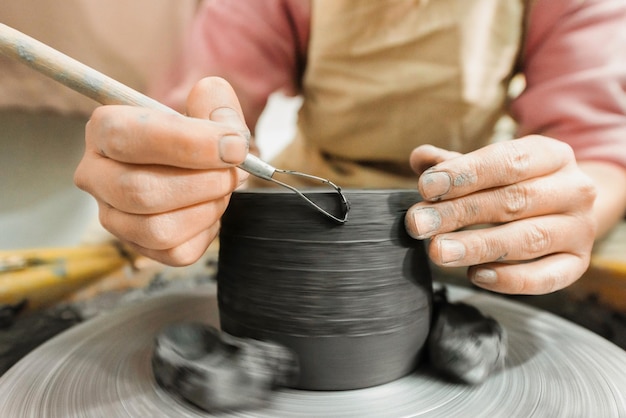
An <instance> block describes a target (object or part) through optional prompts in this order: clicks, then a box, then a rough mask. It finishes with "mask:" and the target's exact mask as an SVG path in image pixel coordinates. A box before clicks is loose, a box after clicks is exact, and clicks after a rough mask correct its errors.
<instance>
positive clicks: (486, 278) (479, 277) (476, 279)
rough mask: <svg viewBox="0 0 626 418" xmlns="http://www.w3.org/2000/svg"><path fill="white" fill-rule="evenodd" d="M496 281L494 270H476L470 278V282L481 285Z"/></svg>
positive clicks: (496, 276)
mask: <svg viewBox="0 0 626 418" xmlns="http://www.w3.org/2000/svg"><path fill="white" fill-rule="evenodd" d="M497 281H498V275H497V274H496V272H495V270H491V269H477V270H476V271H475V272H474V276H473V277H472V282H473V283H475V284H477V285H481V284H494V283H495V282H497Z"/></svg>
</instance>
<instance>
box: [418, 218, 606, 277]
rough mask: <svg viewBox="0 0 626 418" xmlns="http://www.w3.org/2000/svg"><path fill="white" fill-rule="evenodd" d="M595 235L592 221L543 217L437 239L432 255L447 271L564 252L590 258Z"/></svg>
mask: <svg viewBox="0 0 626 418" xmlns="http://www.w3.org/2000/svg"><path fill="white" fill-rule="evenodd" d="M594 233H595V230H594V223H593V221H592V220H591V219H586V218H583V217H578V216H573V215H550V216H541V217H536V218H529V219H524V220H520V221H515V222H511V223H507V224H504V225H499V226H495V227H490V228H484V229H478V230H476V229H475V230H463V231H459V232H453V233H449V234H441V235H436V236H435V237H433V238H432V240H431V242H430V244H429V246H428V252H429V256H430V258H431V260H432V261H433V262H434V263H435V264H438V265H441V266H446V267H459V266H472V265H477V264H484V263H490V262H506V261H526V260H534V259H536V258H539V257H543V256H546V255H549V254H554V253H561V252H565V253H571V254H574V255H576V256H578V257H587V256H588V254H589V253H590V251H591V245H592V243H593V237H594Z"/></svg>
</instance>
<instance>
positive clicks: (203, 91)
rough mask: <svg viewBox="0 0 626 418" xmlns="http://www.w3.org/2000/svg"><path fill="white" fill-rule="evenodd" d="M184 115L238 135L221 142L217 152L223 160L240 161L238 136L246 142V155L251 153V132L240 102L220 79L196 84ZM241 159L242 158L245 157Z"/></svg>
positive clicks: (209, 79) (205, 79)
mask: <svg viewBox="0 0 626 418" xmlns="http://www.w3.org/2000/svg"><path fill="white" fill-rule="evenodd" d="M187 114H188V115H189V116H193V117H196V118H201V119H210V120H212V121H214V122H219V123H223V124H224V125H226V126H230V127H231V128H233V129H234V130H235V131H236V132H237V133H238V134H239V135H238V136H235V137H233V138H231V137H230V136H226V137H225V138H224V139H222V141H221V147H222V148H221V149H220V151H221V156H222V159H227V160H228V161H232V160H234V159H236V158H241V155H240V154H239V151H240V138H241V137H243V138H245V139H246V141H247V148H246V154H247V153H248V152H249V151H250V140H251V136H250V130H249V129H248V127H247V126H246V123H245V117H244V115H243V111H242V109H241V105H240V104H239V99H238V98H237V95H236V94H235V90H233V88H232V86H231V85H230V84H229V83H228V82H227V81H226V80H224V79H223V78H220V77H206V78H203V79H202V80H200V81H199V82H198V83H196V85H195V86H194V87H193V88H192V89H191V92H190V93H189V96H188V98H187ZM231 140H232V144H231ZM231 147H232V148H233V149H231ZM243 157H244V158H245V155H244V156H243ZM241 161H243V160H241ZM241 161H240V162H241Z"/></svg>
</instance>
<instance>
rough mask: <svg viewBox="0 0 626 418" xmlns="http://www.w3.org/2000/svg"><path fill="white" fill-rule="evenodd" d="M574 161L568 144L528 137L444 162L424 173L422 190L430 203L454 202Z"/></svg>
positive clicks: (421, 178) (422, 193)
mask: <svg viewBox="0 0 626 418" xmlns="http://www.w3.org/2000/svg"><path fill="white" fill-rule="evenodd" d="M573 162H574V154H573V152H572V149H571V148H570V147H569V146H568V145H566V144H565V143H563V142H560V141H557V140H554V139H550V138H547V137H541V136H528V137H525V138H522V139H517V140H514V141H505V142H499V143H495V144H491V145H488V146H486V147H484V148H481V149H478V150H476V151H473V152H470V153H468V154H465V155H463V156H461V157H458V158H451V159H447V160H445V161H442V162H441V163H438V164H437V165H435V166H433V167H431V168H429V169H427V170H426V171H424V173H423V174H422V175H421V176H420V178H419V181H418V189H419V191H420V194H421V195H422V197H423V198H424V199H425V200H428V201H438V200H442V199H452V198H455V197H458V196H464V195H468V194H470V193H474V192H476V191H479V190H485V189H490V188H492V187H498V186H504V185H507V184H514V183H518V182H520V181H523V180H526V179H530V178H533V177H539V176H544V175H547V174H549V173H552V172H555V171H557V170H559V169H560V168H562V167H563V166H565V165H567V164H572V163H573Z"/></svg>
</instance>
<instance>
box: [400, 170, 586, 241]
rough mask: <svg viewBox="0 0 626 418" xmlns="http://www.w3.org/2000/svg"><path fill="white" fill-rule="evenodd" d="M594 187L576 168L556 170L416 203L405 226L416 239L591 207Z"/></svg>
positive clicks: (578, 210) (409, 212)
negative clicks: (480, 225) (548, 174)
mask: <svg viewBox="0 0 626 418" xmlns="http://www.w3.org/2000/svg"><path fill="white" fill-rule="evenodd" d="M594 199H595V189H594V187H593V183H592V182H591V180H590V179H589V178H588V177H587V176H585V175H583V174H582V172H580V171H576V172H570V171H560V172H558V173H556V174H554V175H552V176H548V177H536V178H533V179H530V180H526V181H522V182H520V183H516V184H510V185H507V186H504V187H498V188H494V189H488V190H484V191H479V192H476V193H472V194H470V195H467V196H462V197H459V198H456V199H451V200H442V201H439V202H435V203H430V202H424V201H422V202H420V203H418V204H416V205H414V206H413V207H412V208H410V209H409V211H408V212H407V217H406V226H407V231H408V232H409V234H410V235H411V236H412V237H414V238H416V239H424V238H429V237H431V236H433V235H435V234H441V233H445V232H451V231H455V230H457V229H459V228H462V227H466V226H469V225H478V224H484V223H501V222H510V221H514V220H517V219H524V218H530V217H536V216H540V215H547V214H551V213H575V212H580V211H584V210H591V207H592V206H593V202H594Z"/></svg>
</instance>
